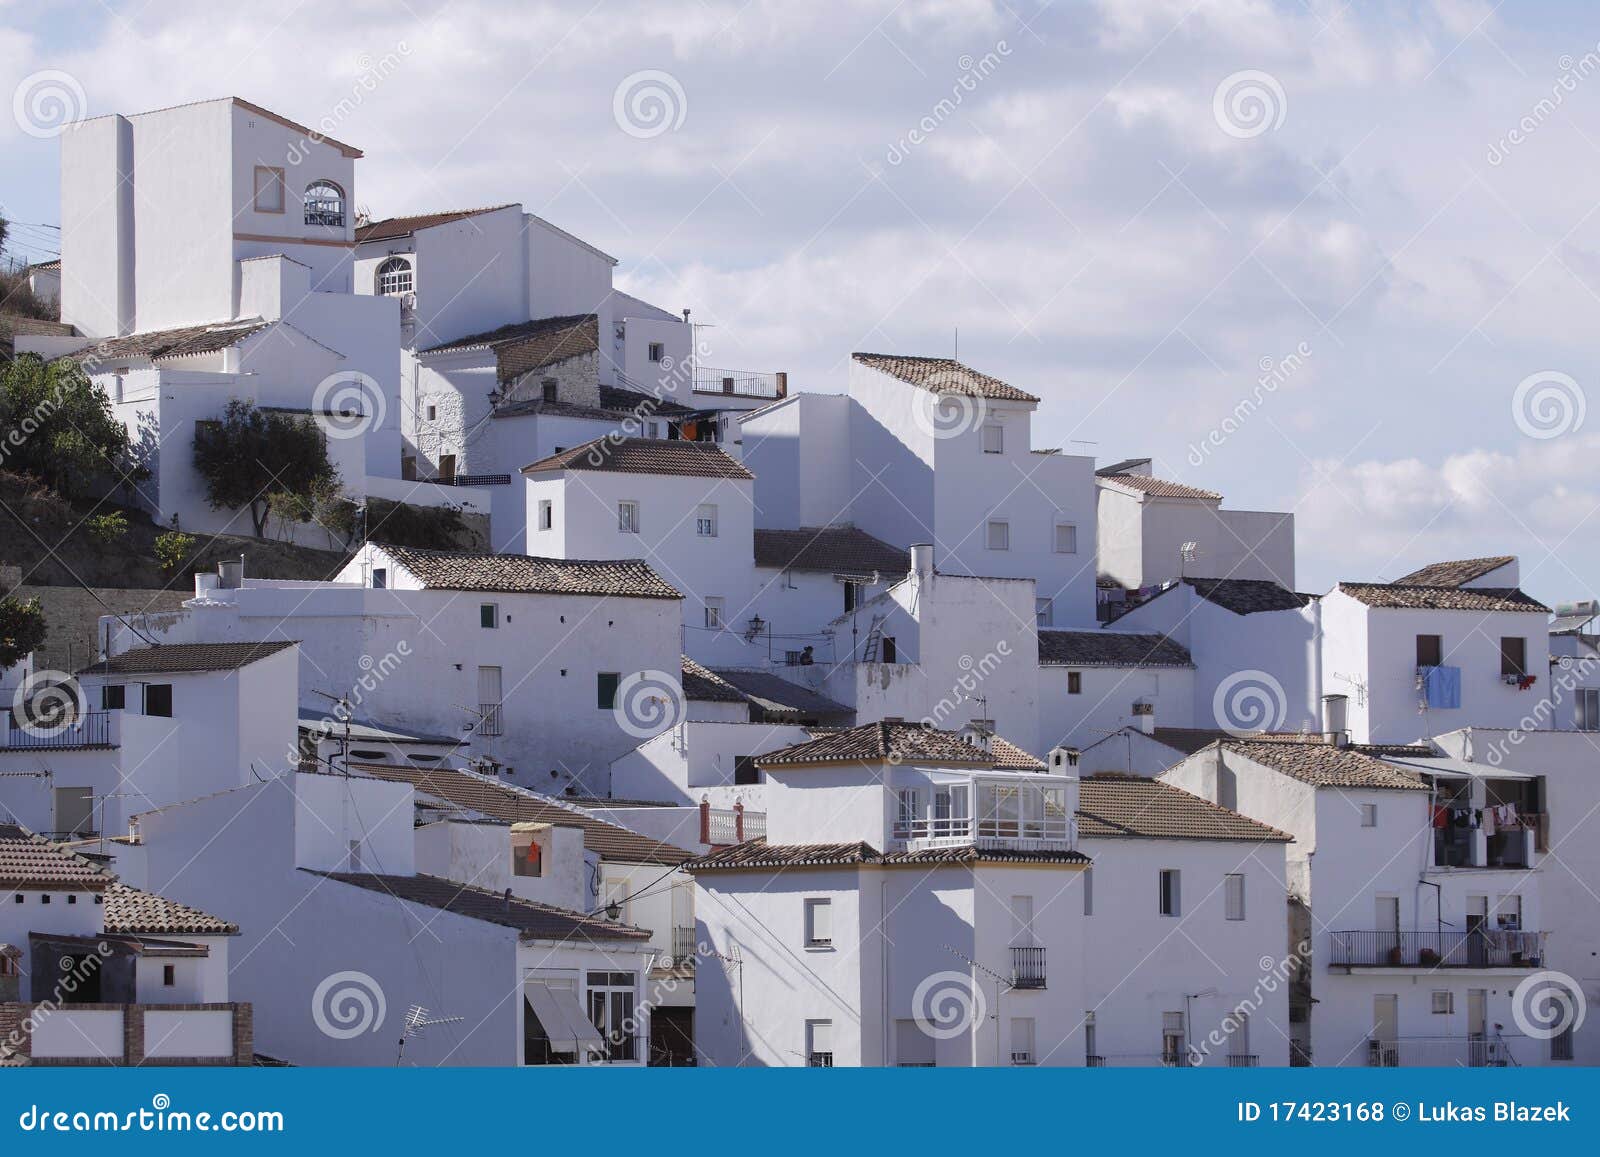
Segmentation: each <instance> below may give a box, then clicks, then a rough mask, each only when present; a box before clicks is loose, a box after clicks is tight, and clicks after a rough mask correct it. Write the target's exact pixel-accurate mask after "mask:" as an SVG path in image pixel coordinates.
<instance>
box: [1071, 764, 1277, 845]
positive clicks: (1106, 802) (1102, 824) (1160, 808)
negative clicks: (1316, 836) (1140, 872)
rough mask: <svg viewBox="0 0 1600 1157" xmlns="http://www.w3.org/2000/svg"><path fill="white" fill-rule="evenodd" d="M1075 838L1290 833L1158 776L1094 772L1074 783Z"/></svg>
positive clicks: (1254, 838)
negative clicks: (1075, 795) (1076, 799)
mask: <svg viewBox="0 0 1600 1157" xmlns="http://www.w3.org/2000/svg"><path fill="white" fill-rule="evenodd" d="M1078 835H1079V838H1081V839H1116V838H1137V839H1150V840H1249V841H1251V842H1261V841H1272V842H1286V841H1288V840H1292V839H1293V838H1294V837H1293V836H1291V835H1289V834H1287V833H1286V832H1280V831H1279V830H1278V829H1277V828H1272V827H1268V826H1267V825H1266V824H1263V823H1257V822H1256V821H1255V820H1253V819H1250V818H1248V817H1247V816H1242V815H1240V814H1239V813H1238V812H1235V811H1229V810H1228V809H1227V808H1225V807H1219V806H1218V805H1217V804H1214V803H1212V802H1211V801H1210V800H1206V799H1202V798H1201V797H1199V796H1197V795H1191V794H1190V793H1189V792H1186V791H1184V790H1183V789H1182V788H1180V787H1174V786H1173V785H1172V784H1170V783H1163V782H1162V781H1161V780H1159V779H1146V778H1145V777H1143V776H1138V775H1127V774H1124V773H1121V772H1099V773H1097V774H1095V775H1091V776H1088V777H1087V778H1085V779H1084V780H1082V781H1081V782H1080V783H1079V785H1078Z"/></svg>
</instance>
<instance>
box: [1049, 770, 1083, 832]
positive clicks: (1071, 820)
mask: <svg viewBox="0 0 1600 1157" xmlns="http://www.w3.org/2000/svg"><path fill="white" fill-rule="evenodd" d="M1045 765H1046V766H1047V767H1048V768H1049V769H1050V774H1051V775H1055V776H1060V777H1061V780H1062V787H1064V788H1065V789H1066V790H1065V792H1064V794H1065V796H1066V799H1065V800H1064V801H1063V802H1064V804H1065V808H1066V813H1067V820H1068V827H1067V830H1068V831H1069V832H1070V833H1071V834H1072V845H1073V847H1077V845H1078V798H1079V795H1080V792H1081V784H1080V782H1079V779H1078V749H1077V748H1076V747H1052V748H1051V749H1050V755H1049V757H1048V758H1047V759H1046V760H1045Z"/></svg>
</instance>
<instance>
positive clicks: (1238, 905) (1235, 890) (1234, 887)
mask: <svg viewBox="0 0 1600 1157" xmlns="http://www.w3.org/2000/svg"><path fill="white" fill-rule="evenodd" d="M1222 890H1223V907H1224V909H1225V912H1224V917H1225V918H1226V919H1228V920H1243V919H1244V873H1243V872H1229V873H1228V874H1227V875H1226V876H1224V877H1222Z"/></svg>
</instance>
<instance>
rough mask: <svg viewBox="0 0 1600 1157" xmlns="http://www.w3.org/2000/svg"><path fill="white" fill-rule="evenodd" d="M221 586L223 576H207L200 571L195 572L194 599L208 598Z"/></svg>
mask: <svg viewBox="0 0 1600 1157" xmlns="http://www.w3.org/2000/svg"><path fill="white" fill-rule="evenodd" d="M221 585H222V576H221V575H214V574H207V573H205V571H198V570H197V571H195V572H194V597H195V598H197V599H203V598H206V597H207V596H208V595H210V594H211V592H212V591H214V590H216V589H217V588H218V587H220V586H221Z"/></svg>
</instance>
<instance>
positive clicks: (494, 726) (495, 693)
mask: <svg viewBox="0 0 1600 1157" xmlns="http://www.w3.org/2000/svg"><path fill="white" fill-rule="evenodd" d="M478 714H479V715H480V716H482V718H483V726H482V728H481V730H482V732H483V734H484V735H499V734H500V733H501V721H500V668H499V667H479V668H478Z"/></svg>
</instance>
